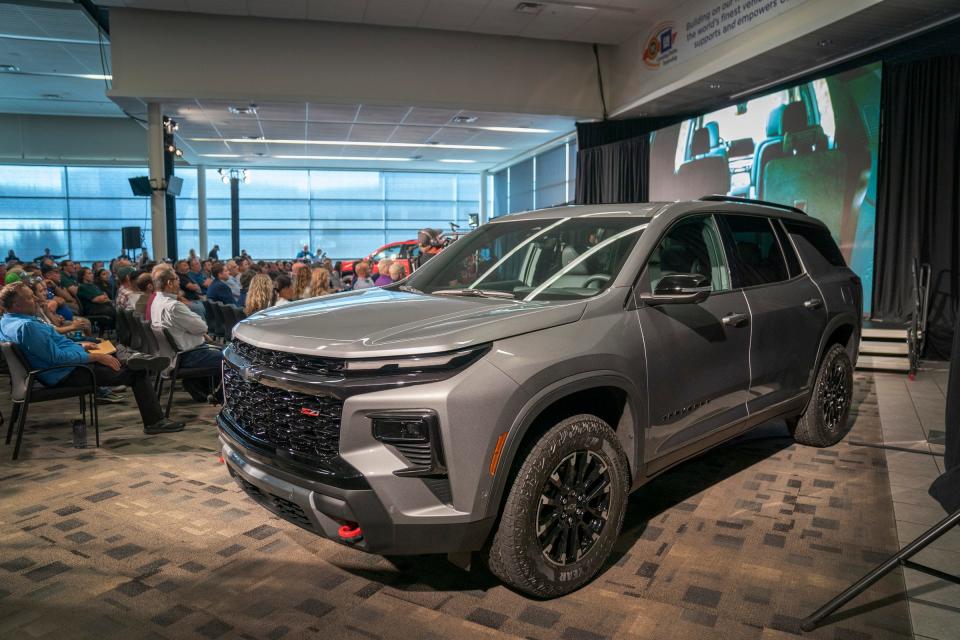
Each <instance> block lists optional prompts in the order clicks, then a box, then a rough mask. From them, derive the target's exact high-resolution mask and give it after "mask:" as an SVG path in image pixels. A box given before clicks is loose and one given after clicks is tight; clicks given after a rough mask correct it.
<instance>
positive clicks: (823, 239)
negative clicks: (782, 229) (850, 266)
mask: <svg viewBox="0 0 960 640" xmlns="http://www.w3.org/2000/svg"><path fill="white" fill-rule="evenodd" d="M783 224H784V226H786V228H787V232H788V233H789V234H790V235H791V236H793V237H794V241H796V242H797V246H798V247H799V246H800V243H801V241H802V242H803V244H809V245H810V246H811V247H812V248H813V249H814V250H816V252H817V253H818V254H819V255H820V257H821V258H823V259H824V260H826V261H827V263H828V264H830V265H832V266H834V267H845V266H847V263H846V261H845V260H844V259H843V254H842V253H840V248H839V247H838V246H837V243H836V242H834V241H833V238H832V237H831V236H830V232H829V231H827V230H826V229H825V228H823V227H819V226H816V225H812V224H804V223H803V222H794V221H792V220H784V221H783Z"/></svg>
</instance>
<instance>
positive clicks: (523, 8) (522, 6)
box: [513, 2, 543, 15]
mask: <svg viewBox="0 0 960 640" xmlns="http://www.w3.org/2000/svg"><path fill="white" fill-rule="evenodd" d="M541 9H543V4H542V3H540V2H520V3H518V4H517V6H515V7H514V8H513V10H514V11H516V12H517V13H532V14H534V15H536V14H538V13H540V11H541Z"/></svg>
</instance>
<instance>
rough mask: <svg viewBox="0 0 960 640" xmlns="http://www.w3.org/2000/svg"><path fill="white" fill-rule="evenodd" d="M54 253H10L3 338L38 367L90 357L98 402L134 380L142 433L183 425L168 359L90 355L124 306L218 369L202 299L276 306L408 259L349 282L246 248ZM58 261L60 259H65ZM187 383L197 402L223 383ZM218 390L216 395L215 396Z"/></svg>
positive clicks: (328, 269)
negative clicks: (171, 393) (165, 402)
mask: <svg viewBox="0 0 960 640" xmlns="http://www.w3.org/2000/svg"><path fill="white" fill-rule="evenodd" d="M61 258H64V256H54V255H51V254H50V252H49V250H47V251H46V252H45V253H44V255H42V256H39V257H38V258H37V259H36V261H34V262H29V263H22V262H20V261H19V259H17V258H16V255H15V253H14V252H13V251H10V252H9V254H8V257H7V262H6V263H2V264H0V281H2V282H3V287H2V289H0V341H9V342H12V343H14V344H16V345H17V346H18V347H19V349H20V351H21V352H22V353H23V355H24V356H25V357H26V359H27V361H28V364H29V366H30V368H31V369H40V368H46V367H50V366H55V365H71V364H77V365H80V364H83V365H88V366H90V367H91V368H92V369H93V372H94V375H95V377H96V381H97V385H98V387H99V390H98V397H97V401H98V403H116V402H122V401H123V397H122V396H120V395H118V392H120V391H122V390H123V389H124V388H126V387H129V388H131V389H132V390H133V394H134V397H135V399H136V402H137V405H138V407H139V410H140V414H141V418H142V420H143V424H144V432H145V433H148V434H152V433H165V432H172V431H180V430H182V429H183V428H184V425H183V423H181V422H176V421H172V420H169V419H167V418H165V417H164V414H163V411H162V410H161V408H160V405H159V401H158V398H157V395H156V393H155V389H154V385H153V382H152V378H153V377H155V376H156V375H157V374H158V373H160V372H163V371H164V370H167V369H169V368H170V367H171V366H172V363H171V362H170V358H168V357H164V356H158V355H147V354H142V353H137V352H135V351H132V350H131V349H129V348H127V347H125V346H123V345H117V346H116V349H117V350H116V352H115V353H114V354H112V355H105V354H102V353H91V352H92V351H95V350H96V347H97V338H95V337H94V334H95V333H97V332H98V331H99V333H100V335H103V334H104V332H110V331H112V330H114V329H115V328H116V327H117V316H118V314H119V313H125V312H132V314H134V316H136V317H139V318H141V319H142V320H143V321H145V322H147V323H149V324H150V326H151V327H153V328H155V329H162V330H164V331H165V332H166V334H167V335H168V336H170V339H171V340H172V341H173V342H175V343H176V350H177V352H178V354H179V355H178V358H180V360H181V362H180V366H181V367H187V368H201V369H203V368H209V369H211V370H219V366H220V361H221V360H222V357H223V356H222V352H221V350H220V347H219V346H216V345H214V344H213V341H212V339H211V338H210V336H209V335H208V333H207V331H208V329H207V322H206V319H205V315H206V314H205V311H204V304H203V303H204V301H209V302H215V303H220V304H224V305H233V306H236V307H238V308H239V309H242V310H243V312H244V315H251V314H253V313H257V312H258V311H262V310H263V309H266V308H268V307H272V306H279V305H284V304H288V303H290V302H295V301H297V300H304V299H307V298H314V297H318V296H324V295H328V294H331V293H336V292H339V291H345V290H350V289H366V288H369V287H375V286H384V285H386V284H390V283H392V282H395V281H397V280H401V279H403V278H404V277H406V274H405V273H404V269H403V266H402V265H401V264H399V263H391V261H390V260H382V261H380V262H379V263H378V264H377V265H376V266H377V269H378V271H379V276H378V277H377V278H376V280H374V279H373V277H371V275H372V274H371V271H372V269H371V266H370V265H369V264H367V263H366V262H360V263H357V264H356V266H355V275H354V277H353V278H352V279H350V278H344V277H342V274H341V271H340V263H337V264H336V266H334V265H333V264H332V262H331V260H330V259H324V260H322V261H320V262H317V263H315V264H313V265H311V264H310V263H308V262H307V261H297V262H267V261H259V262H254V261H253V260H252V259H251V258H250V257H249V256H248V255H246V253H245V252H244V253H243V255H241V256H240V257H239V258H236V259H231V260H227V261H225V262H220V261H218V260H213V259H209V260H200V259H199V258H198V257H197V256H196V254H195V252H194V251H193V250H192V249H191V250H190V255H189V257H188V259H186V260H177V261H176V262H174V263H173V264H172V265H171V264H169V263H166V262H160V263H155V262H150V261H149V259H148V258H147V256H146V253H145V252H144V255H143V256H142V257H141V259H140V260H139V261H138V262H137V264H134V263H133V262H132V261H131V260H130V259H128V258H127V257H125V256H122V257H120V258H117V259H115V260H113V261H111V262H110V264H109V266H108V267H106V268H105V267H104V263H103V262H93V263H92V264H91V265H90V266H89V267H85V266H81V265H79V264H78V263H76V262H74V261H72V260H66V259H61ZM58 260H59V261H58ZM83 375H86V374H84V373H82V372H80V371H78V370H77V369H76V368H74V369H71V368H69V366H68V367H64V368H61V369H58V370H56V371H51V372H48V373H45V374H43V375H41V376H40V377H39V380H40V383H41V384H43V385H44V386H48V387H55V386H71V385H74V384H76V383H77V382H78V381H79V379H80V378H81V377H82V376H83ZM183 385H184V388H185V389H186V390H187V391H188V392H189V394H190V396H191V397H192V398H193V399H195V400H197V401H206V400H208V399H213V400H216V399H217V397H218V393H219V391H218V390H219V381H218V380H213V381H210V380H208V379H204V378H200V379H192V378H188V379H185V380H184V381H183ZM211 394H213V395H211Z"/></svg>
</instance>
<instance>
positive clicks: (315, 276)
mask: <svg viewBox="0 0 960 640" xmlns="http://www.w3.org/2000/svg"><path fill="white" fill-rule="evenodd" d="M331 293H333V291H332V290H331V288H330V272H329V271H327V270H326V269H324V268H323V267H317V268H315V269H314V270H313V273H311V274H310V287H309V294H308V297H312V298H316V297H317V296H325V295H329V294H331Z"/></svg>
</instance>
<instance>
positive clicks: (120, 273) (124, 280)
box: [113, 267, 141, 311]
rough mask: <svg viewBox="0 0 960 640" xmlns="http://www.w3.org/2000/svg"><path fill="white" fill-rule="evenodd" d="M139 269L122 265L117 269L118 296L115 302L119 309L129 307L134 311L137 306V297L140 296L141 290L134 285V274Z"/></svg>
mask: <svg viewBox="0 0 960 640" xmlns="http://www.w3.org/2000/svg"><path fill="white" fill-rule="evenodd" d="M136 275H137V270H136V269H134V268H133V267H120V269H118V270H117V283H118V285H119V286H118V287H117V298H116V300H114V301H113V303H114V304H115V305H116V306H117V311H122V310H124V309H128V310H130V311H134V310H135V309H136V308H137V299H138V298H139V297H140V295H141V294H140V291H139V290H138V289H137V288H136V287H135V286H134V284H133V282H134V276H136Z"/></svg>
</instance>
